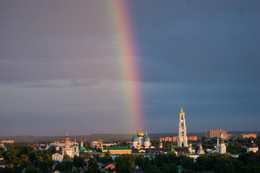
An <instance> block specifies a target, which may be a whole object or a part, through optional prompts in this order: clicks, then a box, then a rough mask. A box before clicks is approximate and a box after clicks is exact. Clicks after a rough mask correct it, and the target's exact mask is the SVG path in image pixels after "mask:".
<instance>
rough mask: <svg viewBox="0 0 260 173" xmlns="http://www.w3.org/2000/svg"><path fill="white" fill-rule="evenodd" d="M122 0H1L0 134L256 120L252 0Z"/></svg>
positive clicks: (161, 129)
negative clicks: (181, 117) (183, 120)
mask: <svg viewBox="0 0 260 173" xmlns="http://www.w3.org/2000/svg"><path fill="white" fill-rule="evenodd" d="M116 2H118V3H116ZM121 2H124V3H125V4H124V5H125V6H124V8H123V9H124V10H122V11H120V9H121V8H119V7H121V6H120V5H122V4H120V3H119V1H114V3H111V4H110V3H109V2H108V1H103V0H100V1H96V0H89V1H81V0H77V1H73V2H72V1H69V0H56V1H52V0H46V1H40V0H26V1H23V2H22V1H18V0H13V1H12V2H10V1H8V0H3V1H1V2H0V21H1V23H2V25H1V27H0V119H1V121H0V136H8V135H64V132H67V131H69V132H70V134H72V135H87V134H92V133H118V132H120V133H133V131H134V130H138V129H139V128H142V129H148V132H149V133H168V132H169V133H177V131H178V118H179V117H178V114H179V112H180V108H181V106H183V109H184V112H185V113H186V115H185V116H186V125H187V133H192V132H205V131H206V130H209V129H227V130H228V131H259V130H260V127H259V125H258V124H259V122H260V116H259V115H260V107H259V106H258V105H259V104H260V87H259V86H260V80H259V74H260V68H259V67H258V66H259V63H260V59H259V57H260V51H259V50H260V49H259V45H260V33H259V31H260V23H259V22H258V20H259V18H260V11H259V10H258V9H259V6H260V2H259V1H255V0H231V1H228V2H227V1H225V0H212V1H210V2H208V1H204V0H186V1H182V0H174V1H168V0H162V1H156V0H143V1H138V0H131V1H121ZM116 5H118V6H116ZM116 7H118V8H116ZM116 12H118V14H117V13H116ZM119 14H124V15H121V16H122V17H123V18H120V19H117V18H116V16H120V15H119ZM126 18H127V19H129V21H126V20H123V19H126ZM120 21H121V22H122V25H120V24H121V23H120ZM124 22H125V23H124ZM127 23H128V24H131V25H127ZM126 26H128V27H126ZM120 27H121V29H122V30H120ZM126 30H127V31H128V32H126ZM122 33H124V34H122ZM129 33H131V34H129ZM127 36H129V37H130V38H128V37H127ZM124 38H126V39H124ZM127 38H128V39H127ZM130 43H131V44H130ZM130 46H133V47H131V48H133V49H131V50H134V51H132V53H129V52H131V51H126V49H127V48H129V47H130ZM129 50H130V48H129ZM120 51H121V54H120ZM124 51H125V52H127V55H128V59H131V58H132V59H134V60H135V61H134V60H133V61H132V62H133V63H130V62H131V61H130V60H127V61H126V64H125V62H124V61H121V59H127V58H125V57H126V56H125V55H126V54H125V53H124ZM122 52H123V53H122ZM129 55H131V56H129ZM129 64H130V65H131V69H132V72H136V73H138V74H136V76H137V77H136V76H135V77H133V76H132V77H131V75H130V77H129V76H128V77H126V75H125V73H126V72H127V70H126V68H125V67H128V68H130V67H129V66H130V65H129ZM134 67H136V69H137V70H136V71H135V70H133V69H134ZM128 72H129V71H128ZM133 88H134V89H133ZM132 93H134V94H132ZM131 111H132V112H135V113H131ZM139 126H140V127H139Z"/></svg>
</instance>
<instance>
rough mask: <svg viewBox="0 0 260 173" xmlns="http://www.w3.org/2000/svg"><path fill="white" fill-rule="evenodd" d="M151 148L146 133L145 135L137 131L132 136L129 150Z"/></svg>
mask: <svg viewBox="0 0 260 173" xmlns="http://www.w3.org/2000/svg"><path fill="white" fill-rule="evenodd" d="M150 147H151V139H150V138H149V136H148V134H147V131H146V134H145V133H144V132H143V131H142V129H140V130H139V132H138V133H137V135H136V134H134V136H133V138H132V145H131V148H150Z"/></svg>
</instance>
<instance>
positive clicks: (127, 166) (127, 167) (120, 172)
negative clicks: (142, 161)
mask: <svg viewBox="0 0 260 173" xmlns="http://www.w3.org/2000/svg"><path fill="white" fill-rule="evenodd" d="M135 159H136V156H135V155H133V154H123V155H120V156H119V157H117V158H116V159H115V163H116V172H117V173H130V172H131V169H132V168H135Z"/></svg>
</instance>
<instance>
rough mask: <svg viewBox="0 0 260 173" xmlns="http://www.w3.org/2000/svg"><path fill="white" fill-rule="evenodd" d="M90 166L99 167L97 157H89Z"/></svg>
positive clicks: (92, 167)
mask: <svg viewBox="0 0 260 173" xmlns="http://www.w3.org/2000/svg"><path fill="white" fill-rule="evenodd" d="M88 168H89V169H98V164H97V161H96V159H93V158H91V159H89V161H88Z"/></svg>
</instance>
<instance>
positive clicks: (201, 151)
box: [197, 144, 205, 154]
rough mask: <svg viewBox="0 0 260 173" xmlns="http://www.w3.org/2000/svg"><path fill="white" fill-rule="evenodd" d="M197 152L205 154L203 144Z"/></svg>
mask: <svg viewBox="0 0 260 173" xmlns="http://www.w3.org/2000/svg"><path fill="white" fill-rule="evenodd" d="M197 154H205V151H204V150H203V148H202V145H201V144H200V149H199V150H198V152H197Z"/></svg>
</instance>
